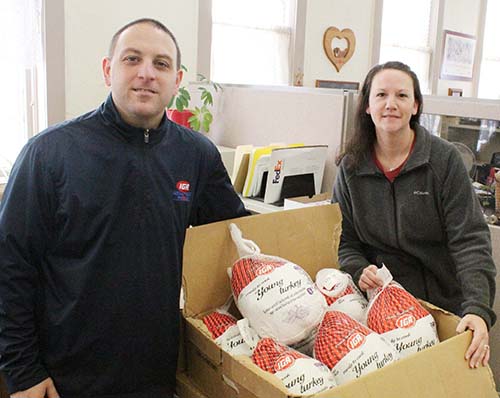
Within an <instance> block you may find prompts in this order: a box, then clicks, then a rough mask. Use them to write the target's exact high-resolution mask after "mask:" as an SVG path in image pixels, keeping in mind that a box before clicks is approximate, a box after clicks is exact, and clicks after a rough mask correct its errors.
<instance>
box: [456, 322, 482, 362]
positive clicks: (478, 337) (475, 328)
mask: <svg viewBox="0 0 500 398" xmlns="http://www.w3.org/2000/svg"><path fill="white" fill-rule="evenodd" d="M467 329H469V330H471V331H472V341H471V343H470V346H469V348H468V349H467V351H466V353H465V359H466V360H467V361H469V367H471V368H477V367H478V366H479V364H480V363H482V364H483V366H486V365H487V364H488V361H489V359H490V346H489V335H488V327H487V326H486V322H485V321H484V319H483V318H481V317H480V316H477V315H473V314H467V315H465V316H464V317H463V318H462V320H461V321H460V323H459V324H458V326H457V333H462V332H465V331H466V330H467Z"/></svg>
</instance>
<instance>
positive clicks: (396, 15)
mask: <svg viewBox="0 0 500 398" xmlns="http://www.w3.org/2000/svg"><path fill="white" fill-rule="evenodd" d="M431 12H432V0H420V1H414V0H384V3H383V11H382V35H381V40H380V58H379V62H380V63H383V62H387V61H401V62H404V63H405V64H407V65H408V66H410V68H411V69H412V70H413V71H414V72H415V73H416V74H417V76H418V79H419V81H420V86H421V87H420V88H421V90H422V93H424V94H429V93H430V69H431V68H430V65H431V55H432V46H431V44H430V31H431ZM402 15H407V16H408V15H411V18H407V17H404V18H402V17H401V16H402Z"/></svg>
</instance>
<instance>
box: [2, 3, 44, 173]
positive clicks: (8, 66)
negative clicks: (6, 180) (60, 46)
mask: <svg viewBox="0 0 500 398" xmlns="http://www.w3.org/2000/svg"><path fill="white" fill-rule="evenodd" d="M41 20H42V0H2V1H0V43H1V46H0V47H1V49H2V62H0V76H2V95H1V96H0V109H1V113H2V118H1V125H2V128H1V130H0V178H2V177H4V176H5V174H7V173H8V170H9V169H10V167H9V166H10V164H12V162H13V161H14V160H15V158H16V156H17V155H18V153H19V151H20V149H21V148H22V146H23V145H24V144H25V143H26V140H27V139H28V137H29V136H31V135H32V134H33V128H34V127H40V124H39V123H38V120H39V117H38V116H39V115H38V110H39V108H38V105H39V101H38V95H40V94H41V93H40V90H38V86H35V85H34V84H36V82H37V80H40V81H43V80H44V79H43V76H41V75H42V74H43V73H44V68H43V64H44V62H43V56H42V33H41Z"/></svg>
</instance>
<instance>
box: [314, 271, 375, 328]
mask: <svg viewBox="0 0 500 398" xmlns="http://www.w3.org/2000/svg"><path fill="white" fill-rule="evenodd" d="M316 286H317V287H318V289H319V290H320V292H321V293H323V295H324V296H325V298H326V303H327V304H328V310H330V311H341V312H345V313H346V314H347V315H349V316H350V317H351V318H353V319H355V320H356V321H358V322H361V323H364V324H365V323H366V309H367V307H368V301H367V300H366V298H365V297H364V296H363V294H362V293H361V292H360V291H359V289H358V287H357V286H356V285H355V284H354V282H353V281H352V277H351V275H349V274H347V273H345V272H342V271H340V270H338V269H335V268H323V269H322V270H320V271H319V272H318V273H317V274H316Z"/></svg>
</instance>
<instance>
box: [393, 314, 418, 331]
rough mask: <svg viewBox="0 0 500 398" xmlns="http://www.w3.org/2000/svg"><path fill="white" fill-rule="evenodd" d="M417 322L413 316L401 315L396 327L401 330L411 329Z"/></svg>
mask: <svg viewBox="0 0 500 398" xmlns="http://www.w3.org/2000/svg"><path fill="white" fill-rule="evenodd" d="M416 322H417V320H416V319H415V317H414V316H413V315H412V314H404V315H401V316H400V317H399V318H398V320H397V321H396V326H397V327H398V328H400V329H409V328H412V327H413V326H415V323H416Z"/></svg>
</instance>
